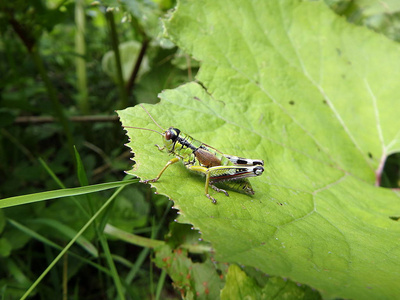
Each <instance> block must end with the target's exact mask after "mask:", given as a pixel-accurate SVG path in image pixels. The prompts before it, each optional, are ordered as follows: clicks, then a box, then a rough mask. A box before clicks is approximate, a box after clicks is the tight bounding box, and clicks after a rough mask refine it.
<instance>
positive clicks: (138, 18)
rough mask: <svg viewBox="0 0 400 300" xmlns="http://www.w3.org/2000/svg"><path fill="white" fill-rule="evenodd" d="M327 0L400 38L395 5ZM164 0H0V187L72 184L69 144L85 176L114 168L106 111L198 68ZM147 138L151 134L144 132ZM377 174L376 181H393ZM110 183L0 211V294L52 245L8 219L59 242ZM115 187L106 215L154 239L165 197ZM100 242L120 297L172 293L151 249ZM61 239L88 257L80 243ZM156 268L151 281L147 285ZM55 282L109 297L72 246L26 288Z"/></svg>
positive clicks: (54, 295)
mask: <svg viewBox="0 0 400 300" xmlns="http://www.w3.org/2000/svg"><path fill="white" fill-rule="evenodd" d="M327 2H329V4H330V5H331V6H332V7H333V8H334V9H335V10H336V11H337V12H338V13H339V14H342V15H344V16H345V17H347V18H348V20H349V21H352V22H355V23H357V24H359V25H360V26H363V25H366V26H369V27H370V28H371V29H373V30H377V31H380V32H382V33H384V34H386V35H387V36H388V37H389V38H391V39H394V40H395V41H399V40H400V33H399V32H400V30H399V29H398V28H400V21H399V20H400V18H399V13H396V12H394V13H393V12H391V13H386V12H384V11H378V12H373V13H372V14H371V15H365V14H363V9H362V8H360V7H359V6H358V5H357V2H356V1H327ZM174 5H175V2H174V1H173V0H160V1H155V0H154V1H150V0H148V1H127V2H120V1H103V2H98V1H96V2H93V3H91V2H89V1H83V0H82V1H68V0H51V1H50V0H49V1H45V0H43V1H41V0H33V1H21V0H17V1H2V2H1V4H0V31H1V36H0V183H1V185H0V198H7V197H11V196H18V195H26V194H30V193H36V192H42V191H47V190H54V189H59V188H61V187H63V186H65V187H76V186H80V185H81V184H82V180H79V178H78V176H77V174H78V170H77V169H78V167H77V163H76V161H77V160H76V154H75V149H76V152H77V153H79V156H80V159H81V160H82V163H83V166H84V168H85V173H86V176H87V178H88V184H96V183H104V182H111V181H120V180H122V179H123V178H124V177H125V173H124V171H125V170H129V169H131V165H132V161H131V160H130V158H131V157H132V154H131V153H129V151H128V150H127V148H126V147H125V146H124V143H126V142H127V138H126V136H125V134H124V130H122V128H121V125H120V123H119V121H118V119H117V117H116V114H115V112H114V111H115V110H116V109H123V108H125V107H128V106H134V105H135V104H137V103H140V102H148V103H156V102H157V94H158V93H159V92H161V91H162V90H163V89H168V88H174V87H176V86H178V85H179V84H182V83H185V82H188V81H191V80H193V78H194V74H195V73H196V71H197V65H196V63H195V62H194V61H192V60H191V59H190V58H189V57H188V56H187V55H185V54H184V53H181V51H180V50H179V49H177V48H176V47H174V45H173V44H172V43H171V42H170V41H168V40H167V39H165V38H164V37H163V35H162V26H161V22H160V18H161V17H163V16H165V14H166V13H168V10H170V9H171V8H173V6H174ZM110 51H111V52H110ZM108 52H109V53H108ZM116 53H117V54H116ZM149 142H150V143H155V141H154V139H153V136H149ZM389 161H391V162H392V163H391V166H390V172H392V173H393V174H398V173H399V163H398V162H399V158H398V156H395V157H392V158H390V160H389ZM150 163H151V162H150ZM385 176H386V175H385ZM385 176H384V178H383V183H382V184H383V185H385V184H386V185H387V186H396V185H398V181H397V182H396V179H393V177H391V179H390V178H386V177H385ZM385 178H386V179H385ZM394 178H398V177H394ZM111 193H112V191H110V192H108V191H107V192H102V193H97V194H95V195H92V196H91V198H90V199H80V198H78V201H79V202H81V203H82V207H81V209H78V208H77V205H76V202H74V201H71V200H70V199H67V198H66V199H61V200H50V201H46V202H39V203H35V204H30V205H24V206H16V207H13V208H8V209H5V210H2V211H0V233H1V235H0V294H1V295H2V296H3V297H4V298H3V299H13V298H19V297H20V296H22V295H23V294H24V292H25V291H26V290H27V289H28V288H29V287H30V286H31V284H32V283H33V281H34V280H36V278H37V277H38V276H40V274H41V273H42V272H43V270H44V268H45V267H46V266H47V265H49V263H50V262H51V261H52V260H53V259H54V258H55V257H56V256H57V255H58V253H59V250H57V249H55V248H54V247H51V246H50V245H49V244H48V243H44V242H43V241H41V240H39V239H38V238H35V237H34V236H32V235H31V234H29V233H28V232H27V231H24V230H21V227H18V226H17V225H16V224H23V225H24V226H26V227H28V228H30V229H33V230H34V231H35V232H37V233H38V234H40V235H41V236H42V237H45V238H47V239H49V240H51V241H53V242H54V243H56V244H58V245H59V246H61V247H62V246H65V245H66V243H68V241H69V240H70V239H71V237H72V236H73V234H72V233H69V231H68V230H72V232H76V231H78V230H79V229H80V228H81V227H82V225H83V224H85V223H86V221H87V219H88V215H90V214H92V213H93V211H96V208H98V207H99V206H100V205H101V204H102V203H103V202H104V201H105V199H107V198H108V197H109V196H110V195H111ZM118 197H119V199H118V201H116V202H115V203H114V206H113V207H112V209H110V210H109V211H108V216H107V220H108V222H109V223H111V224H114V225H115V226H117V227H118V228H121V229H124V230H126V231H128V232H133V233H136V234H140V235H142V236H145V237H149V238H150V237H151V238H152V239H161V240H162V239H164V236H165V235H166V234H167V233H168V226H169V225H168V224H170V223H171V222H173V220H174V219H175V217H176V212H175V211H174V210H171V202H170V201H169V200H168V199H166V198H165V197H162V196H158V195H155V194H154V193H153V192H152V191H151V190H150V189H149V188H148V186H147V185H139V184H134V185H130V186H128V187H126V188H125V189H124V190H123V192H122V193H120V194H119V196H118ZM81 200H82V201H81ZM85 212H87V213H88V215H87V214H85ZM85 237H86V238H87V239H88V240H90V241H91V242H92V243H93V244H94V245H95V246H96V248H97V250H98V251H99V252H100V253H99V258H98V259H97V261H96V263H98V264H99V265H105V264H106V263H105V261H104V258H103V257H102V256H101V251H102V250H101V249H102V248H101V247H100V245H99V241H97V239H96V230H95V228H94V227H93V228H91V229H89V230H88V231H87V232H86V233H85ZM109 247H110V252H111V253H113V254H114V255H115V257H116V258H115V259H116V260H117V261H118V262H119V264H118V265H117V268H118V273H119V274H120V275H121V277H123V278H125V279H126V278H128V279H129V280H125V282H126V283H127V286H125V288H126V295H127V297H129V298H132V299H137V298H153V297H154V298H157V297H160V295H163V298H165V297H173V298H179V293H177V292H175V291H174V290H173V287H172V285H171V283H170V282H169V281H168V279H165V275H164V276H163V275H162V273H161V271H160V270H159V269H157V268H156V267H154V266H153V263H152V261H151V257H152V253H151V251H149V250H148V249H143V248H141V247H136V246H132V245H130V244H127V243H125V242H122V241H117V240H111V241H109ZM86 250H87V249H86ZM72 251H73V252H74V253H76V254H77V255H79V256H82V257H88V254H87V252H85V248H84V247H81V246H74V247H73V248H72ZM160 280H162V283H163V284H162V285H161V286H162V291H159V290H158V291H157V288H156V286H157V285H159V282H160ZM67 282H68V284H67ZM66 290H68V291H69V296H68V297H71V298H72V297H75V298H80V299H108V298H113V297H115V289H114V283H113V281H112V280H111V279H110V278H109V277H108V276H106V275H104V274H103V273H102V272H100V271H99V270H98V269H97V268H95V267H92V266H90V265H89V264H88V263H85V262H84V261H82V260H80V259H76V258H75V257H73V256H66V257H65V258H64V259H63V261H62V263H61V262H60V263H58V264H57V265H56V266H55V267H54V268H53V269H52V271H51V272H50V274H49V275H48V276H46V277H45V278H44V279H43V281H42V283H41V284H40V285H39V286H38V288H37V289H36V290H35V292H34V293H33V294H32V295H34V296H35V297H38V298H42V299H60V297H61V295H63V293H65V291H66ZM65 299H67V296H66V294H65Z"/></svg>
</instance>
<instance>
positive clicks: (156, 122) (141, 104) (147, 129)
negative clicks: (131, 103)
mask: <svg viewBox="0 0 400 300" xmlns="http://www.w3.org/2000/svg"><path fill="white" fill-rule="evenodd" d="M139 105H140V106H141V107H142V108H143V110H144V111H145V112H146V113H147V114H148V115H149V117H150V119H152V120H153V122H154V124H156V125H157V126H158V128H160V129H161V130H162V131H164V128H162V127H161V126H160V125H158V123H157V122H156V120H154V119H153V117H152V116H151V114H150V113H149V112H148V111H147V109H145V108H144V106H143V105H142V104H141V103H140V104H139ZM142 129H144V128H142ZM147 130H151V129H147ZM153 131H154V130H153ZM157 132H158V131H157Z"/></svg>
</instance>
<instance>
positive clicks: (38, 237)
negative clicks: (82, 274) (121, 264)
mask: <svg viewBox="0 0 400 300" xmlns="http://www.w3.org/2000/svg"><path fill="white" fill-rule="evenodd" d="M8 221H9V222H10V223H11V224H12V225H13V226H15V227H16V228H18V229H19V230H21V231H22V232H24V233H25V234H27V235H29V236H31V237H32V238H34V239H36V240H38V241H40V242H42V243H43V244H46V245H48V246H50V247H53V248H55V249H57V250H60V251H62V250H63V249H64V248H63V247H61V246H59V245H57V244H56V243H54V242H52V241H50V240H49V239H47V238H46V237H44V236H42V235H40V234H38V233H37V232H35V231H33V230H31V229H30V228H28V227H26V226H24V225H22V224H21V223H18V222H17V221H15V220H12V219H8ZM68 253H69V255H71V256H73V257H75V258H77V259H79V260H81V261H83V262H85V263H86V264H89V265H91V266H92V267H94V268H97V269H98V270H100V271H101V272H103V273H105V274H107V275H111V273H110V272H109V271H108V270H107V269H106V268H104V267H102V266H101V265H99V264H96V263H94V262H92V261H91V260H89V259H87V258H85V257H82V256H80V255H78V254H75V253H74V252H71V251H69V252H68Z"/></svg>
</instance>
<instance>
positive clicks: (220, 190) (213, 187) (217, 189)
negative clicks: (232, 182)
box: [210, 183, 229, 197]
mask: <svg viewBox="0 0 400 300" xmlns="http://www.w3.org/2000/svg"><path fill="white" fill-rule="evenodd" d="M210 186H211V188H212V189H213V190H214V191H217V192H218V193H221V192H222V193H224V194H225V196H227V197H229V194H228V192H227V191H225V190H223V189H220V188H217V187H216V186H215V185H213V184H212V183H210Z"/></svg>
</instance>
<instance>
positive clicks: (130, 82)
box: [126, 38, 150, 95]
mask: <svg viewBox="0 0 400 300" xmlns="http://www.w3.org/2000/svg"><path fill="white" fill-rule="evenodd" d="M149 43H150V40H149V39H148V38H145V39H144V40H143V42H142V47H141V48H140V52H139V55H138V57H137V59H136V63H135V67H134V68H133V71H132V74H131V76H130V77H129V80H128V82H127V84H126V93H127V94H128V95H129V94H130V93H131V91H132V88H133V85H134V84H135V81H136V78H137V75H138V73H139V70H140V66H141V65H142V61H143V58H144V55H145V54H146V50H147V47H148V46H149Z"/></svg>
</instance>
